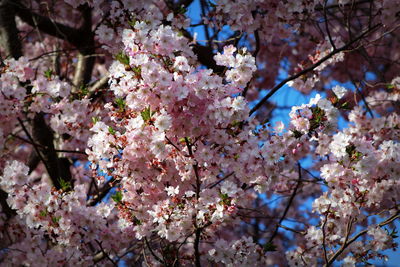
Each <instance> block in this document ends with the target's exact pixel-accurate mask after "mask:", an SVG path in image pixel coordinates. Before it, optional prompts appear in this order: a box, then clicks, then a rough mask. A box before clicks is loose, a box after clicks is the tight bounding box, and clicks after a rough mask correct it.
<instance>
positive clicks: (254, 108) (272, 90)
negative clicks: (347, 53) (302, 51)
mask: <svg viewBox="0 0 400 267" xmlns="http://www.w3.org/2000/svg"><path fill="white" fill-rule="evenodd" d="M381 25H382V24H381V23H379V24H376V25H375V26H373V27H372V28H370V29H368V30H366V31H364V32H363V33H361V34H360V35H359V36H358V37H357V38H355V39H353V40H351V41H350V42H348V43H347V44H345V45H343V46H342V47H340V48H338V49H334V50H333V51H332V52H330V53H329V54H328V55H326V56H324V57H323V58H321V59H320V60H319V61H318V62H316V63H314V64H313V65H311V66H310V67H308V68H305V69H304V70H302V71H300V72H298V73H296V74H294V75H292V76H290V77H288V78H286V79H284V80H283V81H281V82H280V83H279V84H277V85H276V86H275V87H274V88H272V89H271V91H269V92H268V94H267V95H266V96H264V97H263V98H262V99H261V100H260V101H259V102H258V103H257V104H256V105H255V106H254V107H253V108H252V109H251V110H250V113H249V116H251V115H252V114H253V113H254V112H256V111H257V109H259V108H260V107H261V106H262V105H263V104H264V103H265V102H267V100H268V99H269V98H270V97H271V96H272V95H273V94H275V93H276V92H277V91H278V90H279V89H281V88H282V87H283V86H284V85H285V84H286V83H287V82H290V81H293V80H295V79H297V78H298V77H300V76H302V75H304V74H306V73H307V72H309V71H312V70H314V69H315V68H317V67H318V66H320V65H321V64H322V63H324V62H325V61H327V60H328V59H330V58H331V57H333V56H334V55H336V54H338V53H340V52H342V51H344V50H346V49H348V48H349V47H350V46H351V45H352V44H354V43H355V42H357V41H359V40H361V39H362V38H363V37H365V36H366V35H367V34H368V33H370V32H372V31H374V30H375V29H377V28H378V27H380V26H381Z"/></svg>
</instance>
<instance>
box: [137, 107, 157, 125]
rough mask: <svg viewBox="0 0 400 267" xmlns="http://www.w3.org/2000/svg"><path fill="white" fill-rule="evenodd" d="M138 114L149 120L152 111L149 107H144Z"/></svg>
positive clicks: (152, 113)
mask: <svg viewBox="0 0 400 267" xmlns="http://www.w3.org/2000/svg"><path fill="white" fill-rule="evenodd" d="M140 115H142V119H143V120H144V121H145V122H147V121H150V119H151V116H153V115H154V112H152V111H151V109H150V107H147V108H145V109H144V110H143V111H142V112H141V113H140Z"/></svg>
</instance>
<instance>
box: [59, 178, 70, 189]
mask: <svg viewBox="0 0 400 267" xmlns="http://www.w3.org/2000/svg"><path fill="white" fill-rule="evenodd" d="M58 182H59V183H60V186H61V189H62V191H65V192H67V191H70V190H71V189H72V185H71V182H68V181H65V180H64V179H63V178H59V179H58Z"/></svg>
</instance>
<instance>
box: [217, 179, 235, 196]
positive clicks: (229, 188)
mask: <svg viewBox="0 0 400 267" xmlns="http://www.w3.org/2000/svg"><path fill="white" fill-rule="evenodd" d="M238 191H239V189H238V187H237V186H236V184H235V183H232V182H231V181H225V182H224V183H223V185H222V187H221V193H222V194H227V195H228V196H229V197H232V196H234V195H235V194H236V193H237V192H238Z"/></svg>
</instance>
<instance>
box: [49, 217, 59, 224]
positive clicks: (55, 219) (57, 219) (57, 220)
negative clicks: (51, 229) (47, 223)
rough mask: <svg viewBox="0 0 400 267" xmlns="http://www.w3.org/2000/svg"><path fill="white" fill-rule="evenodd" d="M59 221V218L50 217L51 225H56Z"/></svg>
mask: <svg viewBox="0 0 400 267" xmlns="http://www.w3.org/2000/svg"><path fill="white" fill-rule="evenodd" d="M60 219H61V216H55V217H51V221H52V222H53V223H58V222H59V221H60Z"/></svg>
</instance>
